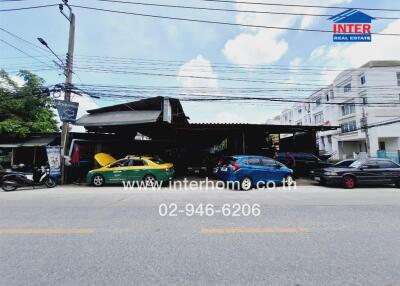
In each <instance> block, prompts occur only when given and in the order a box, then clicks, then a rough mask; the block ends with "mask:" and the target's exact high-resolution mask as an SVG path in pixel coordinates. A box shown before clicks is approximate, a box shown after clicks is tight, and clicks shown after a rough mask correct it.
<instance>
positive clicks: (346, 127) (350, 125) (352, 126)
mask: <svg viewBox="0 0 400 286" xmlns="http://www.w3.org/2000/svg"><path fill="white" fill-rule="evenodd" d="M340 128H341V130H342V133H347V132H352V131H355V130H357V122H356V121H349V122H346V123H343V124H340Z"/></svg>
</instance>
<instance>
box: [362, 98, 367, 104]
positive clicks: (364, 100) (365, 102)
mask: <svg viewBox="0 0 400 286" xmlns="http://www.w3.org/2000/svg"><path fill="white" fill-rule="evenodd" d="M362 102H363V104H364V105H367V103H368V99H367V98H366V97H363V98H362Z"/></svg>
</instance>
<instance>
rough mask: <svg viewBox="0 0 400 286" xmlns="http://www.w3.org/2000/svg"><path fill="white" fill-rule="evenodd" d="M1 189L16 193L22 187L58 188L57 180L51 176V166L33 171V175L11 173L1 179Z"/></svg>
mask: <svg viewBox="0 0 400 286" xmlns="http://www.w3.org/2000/svg"><path fill="white" fill-rule="evenodd" d="M0 184H1V188H2V189H3V190H4V191H6V192H9V191H15V190H16V189H17V188H21V187H29V186H32V187H35V186H42V185H45V186H46V187H48V188H53V187H55V186H56V184H57V183H56V180H55V179H54V178H52V177H51V176H50V168H49V166H41V167H36V168H34V169H33V172H32V173H24V172H14V171H11V172H9V173H7V174H5V175H4V176H3V177H2V178H1V182H0Z"/></svg>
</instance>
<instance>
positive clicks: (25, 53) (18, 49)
mask: <svg viewBox="0 0 400 286" xmlns="http://www.w3.org/2000/svg"><path fill="white" fill-rule="evenodd" d="M0 41H1V42H3V43H5V44H6V45H8V46H10V47H12V48H14V49H16V50H17V51H19V52H21V53H23V54H24V55H26V56H28V57H30V58H33V59H35V60H36V61H38V62H40V63H42V64H44V65H46V66H48V67H50V68H53V67H52V66H50V65H49V64H47V63H45V62H43V61H41V60H39V59H37V58H35V57H33V56H32V55H30V54H28V53H27V52H25V51H23V50H21V49H20V48H17V47H16V46H14V45H12V44H10V43H9V42H7V41H5V40H3V39H0Z"/></svg>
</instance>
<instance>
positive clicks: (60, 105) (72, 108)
mask: <svg viewBox="0 0 400 286" xmlns="http://www.w3.org/2000/svg"><path fill="white" fill-rule="evenodd" d="M54 101H55V105H56V108H57V111H58V116H59V117H60V120H61V121H62V122H72V123H74V122H75V120H76V115H77V113H78V105H79V104H78V102H72V101H65V100H58V99H55V100H54Z"/></svg>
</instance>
